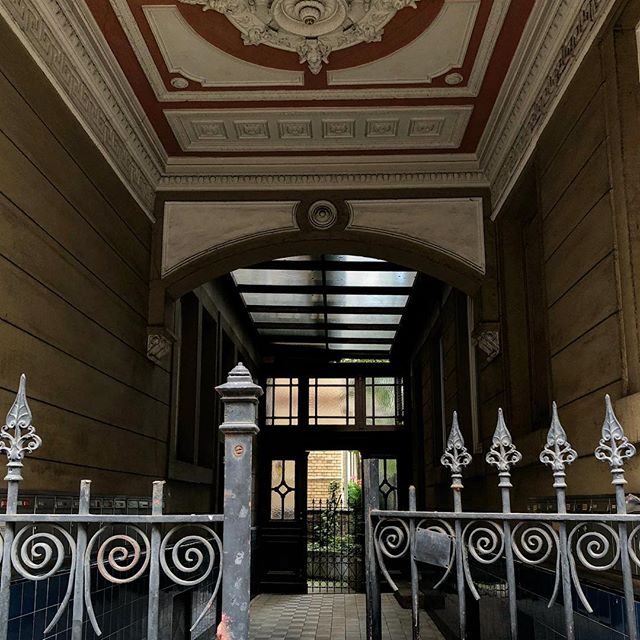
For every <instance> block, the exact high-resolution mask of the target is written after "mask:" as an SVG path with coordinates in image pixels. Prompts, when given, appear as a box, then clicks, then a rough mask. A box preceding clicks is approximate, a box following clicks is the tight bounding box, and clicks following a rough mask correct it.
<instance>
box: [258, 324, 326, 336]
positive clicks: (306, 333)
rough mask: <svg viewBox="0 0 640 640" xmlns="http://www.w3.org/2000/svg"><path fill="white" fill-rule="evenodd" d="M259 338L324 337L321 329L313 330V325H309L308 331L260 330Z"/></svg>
mask: <svg viewBox="0 0 640 640" xmlns="http://www.w3.org/2000/svg"><path fill="white" fill-rule="evenodd" d="M259 333H260V335H261V336H296V337H297V336H300V337H316V336H324V334H325V332H324V330H323V329H314V328H313V325H309V328H308V329H260V330H259Z"/></svg>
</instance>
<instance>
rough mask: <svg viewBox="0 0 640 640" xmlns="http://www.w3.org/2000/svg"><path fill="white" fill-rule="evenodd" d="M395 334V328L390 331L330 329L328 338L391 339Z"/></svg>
mask: <svg viewBox="0 0 640 640" xmlns="http://www.w3.org/2000/svg"><path fill="white" fill-rule="evenodd" d="M395 335H396V331H395V328H394V329H393V330H392V331H362V330H354V329H347V328H344V329H330V330H329V338H334V339H336V338H386V339H389V340H390V339H392V338H393V337H394V336H395Z"/></svg>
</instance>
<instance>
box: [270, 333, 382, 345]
mask: <svg viewBox="0 0 640 640" xmlns="http://www.w3.org/2000/svg"><path fill="white" fill-rule="evenodd" d="M262 337H263V338H269V341H270V342H272V343H273V344H279V343H287V342H303V343H305V344H311V343H312V344H325V343H326V342H327V339H326V338H325V336H323V335H322V336H262ZM329 342H330V343H331V344H392V343H393V338H358V337H356V338H329Z"/></svg>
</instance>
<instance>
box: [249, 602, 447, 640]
mask: <svg viewBox="0 0 640 640" xmlns="http://www.w3.org/2000/svg"><path fill="white" fill-rule="evenodd" d="M365 606H366V605H365V596H364V595H363V594H359V593H358V594H355V593H353V594H352V593H350V594H312V595H276V594H268V593H263V594H261V595H259V596H257V597H256V598H255V599H254V600H253V602H252V603H251V633H250V640H364V639H365V637H366V618H365ZM420 627H421V637H422V640H443V638H442V635H441V634H440V632H439V631H438V630H437V629H436V627H435V625H434V624H433V622H432V621H431V619H430V618H429V616H428V615H427V614H426V613H424V612H422V611H421V612H420ZM382 638H383V640H411V611H410V610H408V609H403V608H402V607H401V606H400V605H399V604H398V602H397V600H396V599H395V598H394V597H393V595H391V594H383V595H382Z"/></svg>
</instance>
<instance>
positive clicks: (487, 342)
mask: <svg viewBox="0 0 640 640" xmlns="http://www.w3.org/2000/svg"><path fill="white" fill-rule="evenodd" d="M471 339H472V342H473V344H474V346H476V347H477V348H478V349H480V351H482V352H483V353H485V354H486V356H487V362H491V361H492V360H494V359H495V358H497V357H498V356H499V355H500V352H501V345H500V325H499V324H498V323H497V322H483V323H480V324H479V325H478V326H477V327H476V330H475V331H474V332H473V335H472V337H471Z"/></svg>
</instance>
